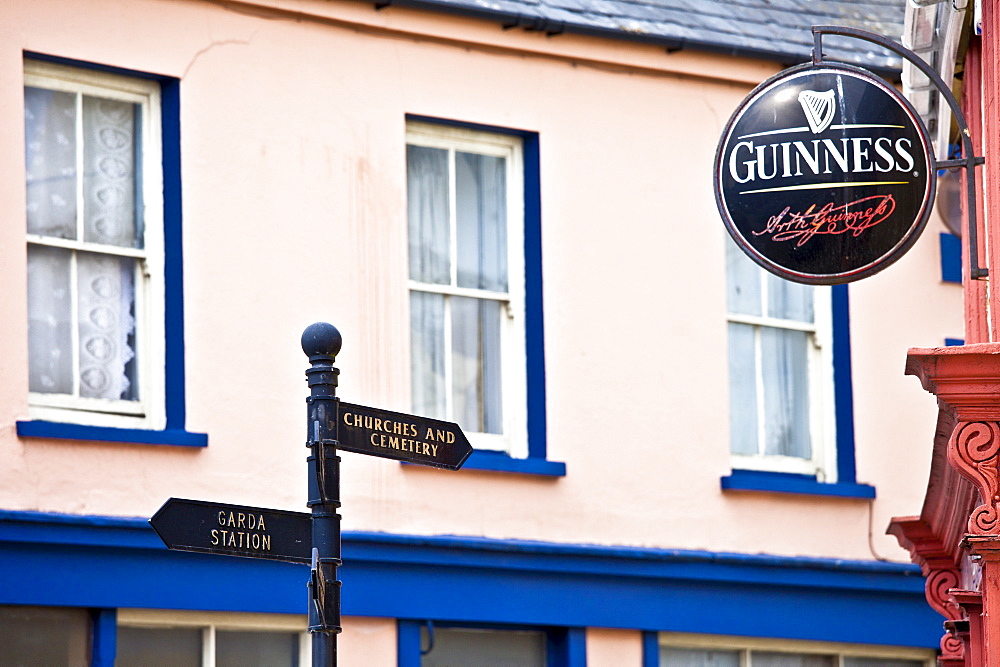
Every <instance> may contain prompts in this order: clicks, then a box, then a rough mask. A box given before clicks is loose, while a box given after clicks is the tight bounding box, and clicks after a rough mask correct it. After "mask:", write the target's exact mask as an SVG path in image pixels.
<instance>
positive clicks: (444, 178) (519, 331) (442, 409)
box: [406, 123, 527, 457]
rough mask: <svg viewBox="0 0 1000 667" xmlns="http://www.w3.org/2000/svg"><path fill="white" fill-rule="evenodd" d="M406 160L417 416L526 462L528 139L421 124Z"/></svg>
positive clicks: (414, 128) (410, 135)
mask: <svg viewBox="0 0 1000 667" xmlns="http://www.w3.org/2000/svg"><path fill="white" fill-rule="evenodd" d="M406 158H407V197H408V220H409V223H408V224H409V263H410V282H409V286H410V322H411V370H412V400H413V411H414V412H415V413H417V414H421V415H425V416H428V417H435V418H438V419H444V420H447V421H455V422H457V423H458V424H459V425H460V426H461V427H462V430H463V431H465V432H466V433H467V434H468V435H469V436H470V440H471V441H472V444H473V446H474V447H475V448H477V449H495V450H502V451H506V452H508V453H511V454H512V455H515V456H519V457H523V456H526V455H527V440H526V437H525V435H524V428H525V426H524V419H525V401H526V399H525V389H524V383H525V379H524V358H525V357H524V315H523V313H524V305H523V304H524V268H523V261H524V260H523V256H524V250H523V241H522V238H523V224H524V223H523V210H524V202H523V195H522V190H523V186H522V179H523V171H522V169H523V168H522V166H521V143H520V139H518V138H517V137H510V136H507V135H501V134H489V133H481V132H473V131H470V130H465V129H456V128H450V127H439V126H435V125H429V124H422V123H411V124H410V125H409V126H408V131H407V151H406Z"/></svg>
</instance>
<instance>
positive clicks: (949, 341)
mask: <svg viewBox="0 0 1000 667" xmlns="http://www.w3.org/2000/svg"><path fill="white" fill-rule="evenodd" d="M944 344H945V347H953V346H955V345H965V339H964V338H945V339H944Z"/></svg>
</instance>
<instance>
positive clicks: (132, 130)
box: [83, 96, 142, 247]
mask: <svg viewBox="0 0 1000 667" xmlns="http://www.w3.org/2000/svg"><path fill="white" fill-rule="evenodd" d="M137 111H138V106H137V105H134V104H129V103H127V102H120V101H116V100H108V99H102V98H98V97H88V96H84V98H83V164H84V167H83V169H84V173H83V196H84V205H83V213H84V240H85V241H90V242H92V243H106V244H109V245H116V246H126V247H142V239H141V237H139V236H138V235H137V234H136V215H135V212H136V200H135V199H136V188H135V182H136V180H135V176H136V174H135V150H136V141H135V140H136V127H135V125H136V123H135V118H136V116H137V115H138V114H137Z"/></svg>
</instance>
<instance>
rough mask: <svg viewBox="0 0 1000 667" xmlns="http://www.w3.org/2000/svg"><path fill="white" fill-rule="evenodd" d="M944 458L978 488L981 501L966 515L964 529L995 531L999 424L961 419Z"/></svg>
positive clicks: (999, 500) (999, 509)
mask: <svg viewBox="0 0 1000 667" xmlns="http://www.w3.org/2000/svg"><path fill="white" fill-rule="evenodd" d="M948 445H949V446H948V462H949V463H951V465H952V466H954V468H955V469H956V470H958V472H959V473H961V474H962V476H963V477H965V478H967V479H968V480H969V481H971V482H972V483H973V484H974V485H975V486H976V488H977V489H978V490H979V494H980V496H981V497H982V499H983V504H982V505H980V506H979V507H977V508H976V509H975V510H973V512H972V514H971V515H970V516H969V524H968V532H970V533H972V534H974V535H995V534H997V533H998V532H1000V530H998V529H1000V479H998V474H997V468H998V463H1000V457H998V454H1000V424H998V423H997V422H964V423H959V426H958V428H956V429H955V432H954V433H953V434H952V436H951V440H950V442H949V443H948Z"/></svg>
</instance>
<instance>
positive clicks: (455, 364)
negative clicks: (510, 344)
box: [451, 297, 503, 433]
mask: <svg viewBox="0 0 1000 667" xmlns="http://www.w3.org/2000/svg"><path fill="white" fill-rule="evenodd" d="M501 308H502V304H501V303H500V302H498V301H487V300H484V299H469V298H465V297H452V298H451V325H452V327H451V330H452V379H453V388H452V400H453V401H454V407H453V412H454V419H455V421H457V422H458V423H459V424H460V425H461V426H462V427H463V428H465V429H467V430H469V431H476V432H480V433H503V423H502V418H503V415H502V414H501V402H500V316H501V312H500V311H501Z"/></svg>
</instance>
